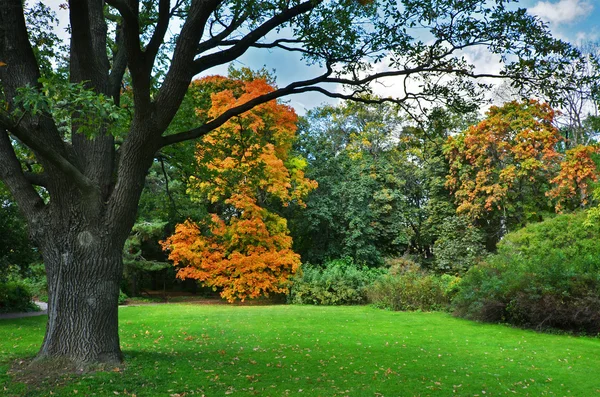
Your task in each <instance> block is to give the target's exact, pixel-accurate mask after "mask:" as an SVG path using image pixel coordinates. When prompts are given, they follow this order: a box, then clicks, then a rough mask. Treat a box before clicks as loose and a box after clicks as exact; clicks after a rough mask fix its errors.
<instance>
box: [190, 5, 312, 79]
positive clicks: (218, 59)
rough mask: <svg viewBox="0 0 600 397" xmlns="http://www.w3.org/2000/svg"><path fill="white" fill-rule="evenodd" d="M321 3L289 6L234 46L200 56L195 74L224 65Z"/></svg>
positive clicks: (195, 67) (195, 66) (196, 62)
mask: <svg viewBox="0 0 600 397" xmlns="http://www.w3.org/2000/svg"><path fill="white" fill-rule="evenodd" d="M319 3H320V1H311V0H309V1H306V2H304V3H300V4H298V5H296V6H294V7H292V8H288V9H287V10H283V11H281V12H280V13H279V14H277V15H275V16H274V17H272V18H271V19H269V20H267V21H266V22H264V23H263V24H262V25H260V26H259V27H257V28H256V29H254V30H253V31H251V32H250V33H248V34H247V35H246V36H244V37H243V38H241V39H240V40H239V42H238V43H237V44H236V45H234V46H233V47H231V48H229V49H227V50H224V51H219V52H217V53H215V54H208V55H205V56H203V57H200V58H198V59H197V60H196V61H194V74H198V73H200V72H202V71H204V70H207V69H210V68H212V67H214V66H217V65H222V64H225V63H228V62H231V61H233V60H235V59H237V58H238V57H240V56H241V55H242V54H244V53H245V52H246V51H247V50H248V49H249V48H250V47H251V46H252V45H253V44H255V43H257V42H258V40H260V39H261V38H262V37H264V36H265V35H266V34H268V33H269V32H271V31H273V30H274V29H276V28H278V27H280V26H282V25H283V24H285V23H287V22H289V21H291V20H292V19H293V18H295V17H297V16H298V15H301V14H304V13H307V12H308V11H310V10H312V9H313V8H315V7H316V6H317V5H318V4H319Z"/></svg>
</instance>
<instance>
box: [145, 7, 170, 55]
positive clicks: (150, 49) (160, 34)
mask: <svg viewBox="0 0 600 397" xmlns="http://www.w3.org/2000/svg"><path fill="white" fill-rule="evenodd" d="M170 6H171V2H170V1H169V0H160V2H159V3H158V22H157V23H156V28H155V29H154V33H153V34H152V38H151V39H150V42H148V45H147V46H146V51H145V52H146V59H145V60H146V62H148V63H149V64H150V66H152V64H154V59H155V58H156V54H158V50H159V49H160V45H161V44H162V42H163V40H164V38H165V34H166V33H167V29H168V28H169V20H170V19H171V12H170V10H169V8H170Z"/></svg>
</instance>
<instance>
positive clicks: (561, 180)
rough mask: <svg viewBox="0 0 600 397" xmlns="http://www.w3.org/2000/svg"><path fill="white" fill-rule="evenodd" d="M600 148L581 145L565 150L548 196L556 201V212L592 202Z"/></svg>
mask: <svg viewBox="0 0 600 397" xmlns="http://www.w3.org/2000/svg"><path fill="white" fill-rule="evenodd" d="M599 153H600V148H598V146H592V145H579V146H575V147H574V148H572V149H569V150H567V151H566V152H565V154H564V156H563V159H562V161H561V163H560V169H559V170H558V173H557V174H556V176H555V177H554V178H552V180H551V181H550V182H551V183H552V185H553V186H552V189H551V190H550V191H548V192H547V196H548V197H550V198H552V199H553V201H554V202H555V210H556V212H562V211H563V210H574V209H578V208H583V207H586V206H588V205H589V204H591V201H592V199H593V198H592V194H593V186H592V184H593V183H594V182H597V181H598V177H599V176H600V175H599V170H598V164H597V158H598V156H597V155H598V154H599Z"/></svg>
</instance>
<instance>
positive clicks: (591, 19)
mask: <svg viewBox="0 0 600 397" xmlns="http://www.w3.org/2000/svg"><path fill="white" fill-rule="evenodd" d="M63 2H64V0H49V1H47V2H45V3H46V4H48V5H50V6H51V7H52V8H54V9H56V10H57V12H58V16H59V19H60V20H61V25H62V26H61V28H60V31H62V32H64V27H65V26H66V24H67V23H68V14H67V13H66V12H65V11H62V10H58V5H59V4H61V3H63ZM516 5H517V6H518V7H523V8H527V9H528V10H529V12H530V13H531V14H534V15H537V16H539V17H540V18H541V19H542V20H543V21H545V22H546V23H547V24H548V26H549V28H550V29H551V31H552V32H553V34H554V35H555V36H556V37H558V38H561V39H563V40H566V41H569V42H571V43H579V42H586V41H595V42H598V41H600V0H520V1H518V2H517V3H516ZM467 56H468V57H469V58H471V60H472V61H473V62H474V63H475V65H476V66H477V67H478V68H481V69H482V70H486V71H497V70H498V68H499V64H498V59H497V57H491V56H489V54H486V53H485V51H475V52H471V53H470V54H468V55H467ZM234 66H236V67H241V66H247V67H250V68H253V69H258V68H261V67H263V66H266V68H267V69H269V70H271V69H275V73H276V76H277V83H278V85H279V86H284V85H287V84H289V83H291V82H293V81H296V80H299V79H307V78H311V77H314V76H316V75H318V74H319V73H320V69H319V68H318V67H317V66H311V67H308V66H306V65H305V64H304V62H302V61H300V59H299V56H298V55H297V54H289V53H285V52H283V51H281V50H271V51H267V50H257V51H249V52H248V53H246V54H245V55H243V56H242V57H241V58H239V59H238V60H237V61H235V63H234ZM209 73H210V74H226V73H227V67H226V66H225V67H220V68H215V69H214V70H211V71H210V72H209ZM393 84H394V83H393V82H391V81H389V82H386V86H378V87H376V88H375V91H376V93H378V94H380V95H386V96H387V95H390V94H391V93H393V92H394V91H395V90H394V87H393ZM286 100H287V101H288V103H289V104H290V105H291V106H293V107H294V108H295V109H296V111H297V112H298V113H299V114H304V113H305V112H306V110H308V109H311V108H313V107H316V106H318V105H320V104H323V103H336V102H337V101H336V100H333V99H329V98H327V97H325V96H323V95H321V94H318V93H306V94H301V95H294V96H291V97H289V98H287V99H286Z"/></svg>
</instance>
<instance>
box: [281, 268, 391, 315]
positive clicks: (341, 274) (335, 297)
mask: <svg viewBox="0 0 600 397" xmlns="http://www.w3.org/2000/svg"><path fill="white" fill-rule="evenodd" d="M383 273H385V270H383V269H373V268H368V267H366V266H358V265H356V264H355V263H354V262H353V261H352V259H350V258H344V259H337V260H333V261H329V262H327V263H325V264H324V265H323V266H314V265H310V264H305V265H303V266H302V272H301V274H299V275H296V276H295V277H294V279H293V280H292V281H293V284H292V288H291V289H290V294H289V297H288V301H289V302H290V303H298V304H312V305H356V304H362V303H366V301H367V296H366V290H367V287H369V286H370V285H371V284H373V282H374V281H375V280H376V279H377V278H379V277H380V276H381V275H382V274H383Z"/></svg>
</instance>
